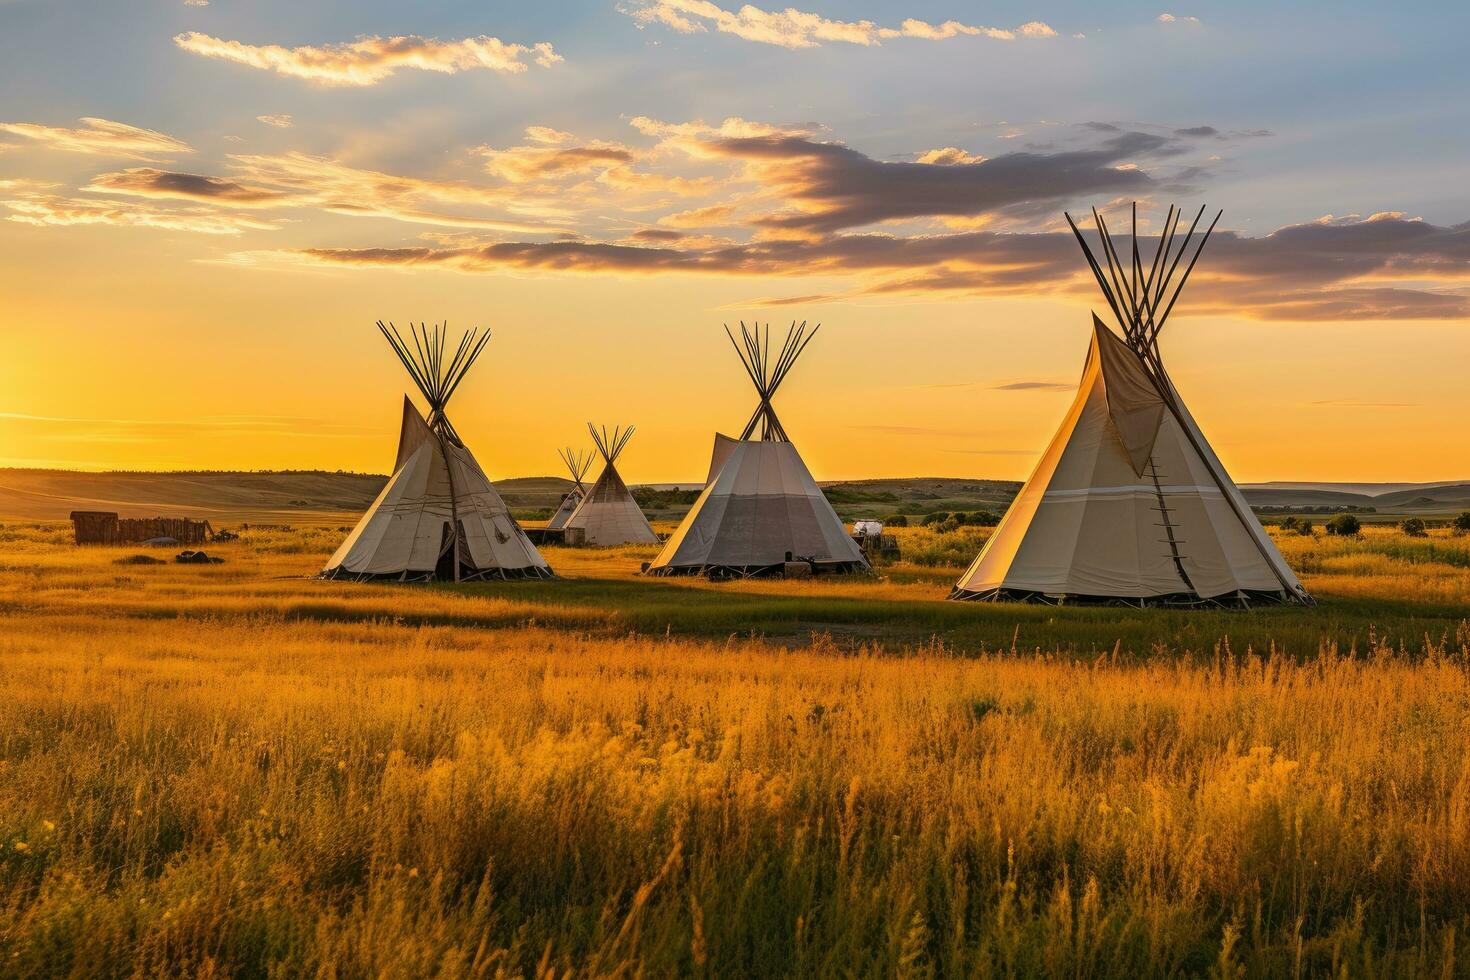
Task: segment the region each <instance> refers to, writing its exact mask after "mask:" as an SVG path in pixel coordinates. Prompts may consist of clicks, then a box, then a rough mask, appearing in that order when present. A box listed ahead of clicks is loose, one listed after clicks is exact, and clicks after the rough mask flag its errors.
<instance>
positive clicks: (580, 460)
mask: <svg viewBox="0 0 1470 980" xmlns="http://www.w3.org/2000/svg"><path fill="white" fill-rule="evenodd" d="M557 454H558V455H559V456H561V461H562V462H563V463H565V464H567V470H568V471H569V472H570V473H571V474H572V489H571V490H569V491H567V495H566V496H565V497H562V498H561V506H560V507H558V508H557V509H556V513H555V514H552V515H551V520H550V521H548V522H547V523H546V530H548V531H559V530H561V529H562V528H564V527H566V526H567V521H568V519H570V518H571V516H572V515H573V514H575V513H576V512H577V506H578V505H579V504H581V502H582V498H583V497H585V496H586V495H587V487H586V486H585V485H583V483H582V478H583V477H585V476H586V475H587V469H588V467H590V466H591V465H592V456H591V455H590V454H585V453H581V452H574V451H573V450H572V449H571V448H570V447H568V448H566V449H559V450H557Z"/></svg>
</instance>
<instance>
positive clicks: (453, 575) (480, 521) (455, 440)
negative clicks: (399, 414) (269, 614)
mask: <svg viewBox="0 0 1470 980" xmlns="http://www.w3.org/2000/svg"><path fill="white" fill-rule="evenodd" d="M378 329H379V330H380V331H382V334H383V336H384V338H386V339H387V341H388V343H389V345H390V346H392V348H393V352H394V353H395V354H397V355H398V359H399V360H400V361H402V362H403V366H404V367H405V368H407V370H408V373H409V376H410V377H411V378H413V381H414V384H415V385H416V386H417V387H418V389H419V391H420V392H421V393H422V394H423V396H424V399H425V400H426V401H427V402H428V403H429V417H428V419H427V420H426V419H425V418H424V417H423V416H422V415H420V414H419V411H418V409H417V408H415V407H414V405H413V402H412V401H411V400H410V399H409V398H408V396H407V395H405V396H404V398H403V425H402V429H401V430H400V433H399V437H398V458H397V459H396V460H395V461H394V464H393V475H392V476H391V477H389V479H388V485H387V486H385V487H384V488H383V492H382V493H380V494H378V499H377V500H374V501H373V505H372V506H371V507H369V508H368V511H367V513H366V514H364V515H363V516H362V520H360V521H358V522H357V526H356V527H354V528H353V529H352V533H351V534H349V535H348V536H347V540H346V541H344V542H342V546H341V547H340V548H338V549H337V552H336V554H334V555H332V558H331V560H330V561H328V562H327V565H326V568H324V569H322V575H323V576H325V577H326V578H348V579H355V580H359V581H362V580H368V579H394V580H397V581H405V582H407V581H428V580H432V579H439V580H446V581H454V582H459V581H465V580H475V579H491V578H526V577H535V578H551V577H552V571H551V568H550V567H549V566H548V565H547V564H546V560H545V559H544V558H542V557H541V554H540V553H539V552H538V551H537V550H536V547H535V545H533V544H531V542H530V539H528V538H527V537H526V534H525V532H524V531H522V530H521V528H520V525H518V524H516V522H515V521H514V520H513V519H512V518H511V516H510V511H509V510H507V509H506V506H505V501H503V500H501V499H500V494H498V493H496V492H495V488H494V487H492V486H491V485H490V480H489V479H488V478H487V477H486V476H485V471H484V470H482V469H480V464H479V463H477V462H475V457H474V456H473V455H471V454H470V451H469V450H468V449H467V448H465V444H464V442H463V441H462V440H461V439H460V438H459V434H458V433H457V432H455V431H454V426H453V425H451V424H450V422H449V417H448V416H447V415H445V414H444V410H445V406H447V405H448V404H449V399H450V397H451V396H452V395H453V394H454V392H455V389H457V388H458V387H459V384H460V382H461V381H463V380H464V376H465V374H466V373H467V372H468V371H469V369H470V366H471V365H472V364H474V363H475V359H476V358H477V357H479V356H480V352H481V351H482V350H484V349H485V344H486V342H487V341H489V340H490V331H488V330H486V331H485V332H484V333H483V334H482V333H479V331H477V330H471V331H470V332H469V333H467V334H465V335H464V336H463V337H461V338H460V341H459V345H458V347H457V348H456V349H455V350H454V351H453V356H451V357H448V358H446V355H447V354H449V353H450V351H449V349H448V340H449V333H448V330H447V328H445V329H441V328H440V327H439V326H438V325H437V324H436V325H435V326H434V327H433V328H432V329H431V328H428V327H426V326H424V325H423V324H420V325H419V326H417V327H415V326H413V325H412V324H410V325H409V331H408V332H409V340H405V339H404V338H403V335H402V334H401V333H399V332H398V329H397V328H396V327H394V326H393V325H392V324H391V323H389V324H386V325H385V324H384V323H383V322H382V321H381V320H380V321H379V322H378ZM410 342H411V343H412V346H411V347H410Z"/></svg>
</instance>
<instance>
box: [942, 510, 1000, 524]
mask: <svg viewBox="0 0 1470 980" xmlns="http://www.w3.org/2000/svg"><path fill="white" fill-rule="evenodd" d="M953 517H954V519H955V520H957V521H959V522H960V523H961V524H973V525H975V526H976V527H995V525H997V524H999V523H1000V518H999V517H996V516H995V515H994V514H992V513H991V512H990V511H988V510H972V511H970V512H968V513H965V514H954V515H953Z"/></svg>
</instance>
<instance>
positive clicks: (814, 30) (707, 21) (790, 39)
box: [620, 0, 1056, 48]
mask: <svg viewBox="0 0 1470 980" xmlns="http://www.w3.org/2000/svg"><path fill="white" fill-rule="evenodd" d="M620 9H622V10H623V12H624V13H627V14H628V15H629V16H631V17H632V18H633V19H634V20H635V21H636V22H637V23H638V25H639V26H640V27H648V26H650V25H653V24H658V25H661V26H663V27H667V28H670V29H671V30H674V31H677V32H679V33H680V34H697V33H701V32H703V31H706V30H708V29H709V28H710V27H713V28H714V29H715V30H717V31H719V32H721V33H725V34H733V35H734V36H736V37H738V38H741V39H743V40H746V41H755V42H757V43H760V44H773V45H777V46H780V47H783V48H815V47H818V46H820V45H821V44H822V43H824V42H840V43H843V44H858V45H863V46H867V47H871V46H873V45H877V44H881V43H882V42H883V41H886V40H892V39H895V38H920V39H923V40H929V41H943V40H948V39H950V38H956V37H965V36H967V37H988V38H993V39H995V40H1001V41H1012V40H1015V39H1016V38H1018V37H1029V38H1038V37H1055V36H1056V31H1054V30H1052V28H1051V27H1050V26H1048V25H1047V24H1044V23H1042V22H1041V21H1031V22H1029V23H1026V24H1022V25H1021V26H1020V27H1017V28H1015V29H1014V30H1006V29H1002V28H996V27H977V26H975V25H971V24H962V23H960V22H959V21H956V20H947V21H945V22H943V23H941V24H931V23H929V22H927V21H922V20H918V19H915V18H909V19H907V20H905V21H903V22H902V23H901V24H900V25H899V26H898V27H880V26H879V25H877V24H875V23H873V22H872V21H870V20H858V21H842V20H829V19H828V18H825V17H822V16H820V15H818V14H814V13H808V12H807V11H803V10H797V9H795V8H794V7H787V8H786V9H785V10H762V9H761V8H760V7H756V6H753V5H751V4H746V5H744V6H742V7H741V8H740V9H739V10H726V9H725V8H723V7H720V6H719V5H717V4H714V3H711V2H709V0H642V2H634V3H630V4H628V5H626V6H624V7H622V8H620Z"/></svg>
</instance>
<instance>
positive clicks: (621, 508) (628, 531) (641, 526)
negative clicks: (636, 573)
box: [565, 422, 658, 546]
mask: <svg viewBox="0 0 1470 980" xmlns="http://www.w3.org/2000/svg"><path fill="white" fill-rule="evenodd" d="M587 430H588V431H589V432H591V433H592V441H593V442H595V443H597V451H598V452H599V453H601V454H602V460H603V467H602V475H601V476H599V477H598V478H597V482H596V483H594V484H593V485H592V489H591V490H589V491H587V494H586V496H584V497H583V498H582V503H581V504H579V505H578V507H577V510H576V512H575V513H574V514H572V516H571V517H570V518H569V519H568V520H567V522H566V525H565V530H566V534H567V543H568V544H573V543H581V544H590V545H603V546H607V545H617V544H654V543H656V542H657V541H658V535H657V534H654V533H653V528H651V527H649V525H648V518H646V517H644V516H643V511H642V509H640V508H639V506H638V501H636V500H634V499H633V495H632V494H631V493H629V492H628V485H627V484H625V483H624V482H623V478H622V476H621V475H619V474H618V468H617V465H616V463H617V460H618V457H619V456H620V455H622V452H623V449H624V448H626V447H627V445H628V440H629V439H631V438H633V427H632V426H631V425H630V426H628V428H626V429H613V431H612V434H611V435H609V434H608V432H607V429H606V428H604V429H603V430H602V431H601V432H598V431H597V430H596V429H594V428H593V427H592V423H591V422H588V423H587ZM578 534H580V537H581V540H580V542H577V541H576V540H575V539H576V537H577V536H578Z"/></svg>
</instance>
